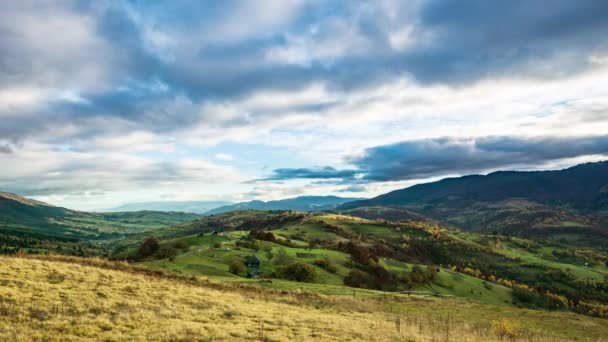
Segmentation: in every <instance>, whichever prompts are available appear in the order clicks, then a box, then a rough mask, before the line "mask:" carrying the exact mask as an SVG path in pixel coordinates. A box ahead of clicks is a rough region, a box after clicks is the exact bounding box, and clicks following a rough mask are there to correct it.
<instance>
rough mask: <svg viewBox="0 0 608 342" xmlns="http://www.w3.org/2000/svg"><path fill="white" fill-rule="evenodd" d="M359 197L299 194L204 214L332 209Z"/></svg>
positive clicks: (236, 205) (221, 208) (240, 204)
mask: <svg viewBox="0 0 608 342" xmlns="http://www.w3.org/2000/svg"><path fill="white" fill-rule="evenodd" d="M359 200H362V199H361V198H345V197H338V196H300V197H295V198H287V199H283V200H277V201H268V202H264V201H250V202H242V203H237V204H233V205H226V206H223V207H219V208H215V209H213V210H210V211H208V212H207V213H206V214H220V213H225V212H229V211H235V210H251V209H253V210H297V211H303V212H311V211H323V210H334V209H336V208H337V207H338V206H340V205H342V204H344V203H347V202H351V201H359Z"/></svg>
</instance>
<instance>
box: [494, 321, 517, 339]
mask: <svg viewBox="0 0 608 342" xmlns="http://www.w3.org/2000/svg"><path fill="white" fill-rule="evenodd" d="M519 330H520V329H519V327H518V326H516V325H515V324H514V323H513V322H510V321H508V320H506V319H503V320H500V321H492V333H494V335H497V336H499V337H500V338H515V337H517V336H519V335H520V331H519Z"/></svg>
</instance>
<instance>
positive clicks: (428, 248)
mask: <svg viewBox="0 0 608 342" xmlns="http://www.w3.org/2000/svg"><path fill="white" fill-rule="evenodd" d="M158 233H162V235H160V236H161V237H162V238H161V240H160V241H159V246H158V247H157V248H156V249H155V250H154V251H152V252H151V253H146V254H142V253H143V252H142V248H141V247H140V246H139V245H131V246H130V247H129V246H128V245H125V246H123V247H122V248H121V249H120V250H117V251H116V253H115V255H114V256H113V258H115V259H118V260H125V259H127V260H133V261H137V262H139V263H141V264H142V265H145V266H147V267H151V268H153V269H163V270H169V271H172V272H178V273H183V274H193V275H204V276H209V277H217V279H220V280H221V281H228V282H232V283H233V282H237V283H249V282H250V279H248V278H246V277H245V274H243V273H242V272H241V271H239V272H237V274H236V275H235V274H233V273H231V272H230V267H231V265H232V263H234V262H242V261H244V260H245V259H246V257H248V256H250V255H254V254H255V255H257V257H258V258H259V259H260V260H261V263H262V266H261V274H262V275H263V277H267V278H272V282H270V283H268V284H266V285H265V286H269V287H273V288H278V289H285V288H292V287H293V286H294V284H293V283H292V282H288V281H282V280H281V279H282V278H284V277H285V276H284V275H283V274H282V272H283V270H284V267H285V266H286V265H289V264H291V263H294V262H297V263H304V264H307V265H308V266H306V267H308V268H310V269H311V270H312V273H314V274H315V275H314V276H313V279H310V280H308V281H307V282H308V283H310V284H309V285H298V286H299V287H302V286H305V287H307V288H310V289H311V290H314V291H316V292H322V293H330V294H335V293H342V294H347V293H349V291H350V290H349V288H352V287H359V288H368V289H377V290H384V291H392V292H395V291H422V292H423V293H426V294H428V295H447V296H452V297H459V298H465V299H469V300H474V301H478V302H482V303H486V304H492V305H497V306H507V307H513V306H526V307H533V308H543V309H552V310H554V309H560V310H565V309H569V310H572V311H575V312H581V313H588V312H594V315H595V314H597V315H601V316H603V317H604V315H606V316H605V317H608V306H607V305H606V304H608V283H606V279H608V268H607V265H608V253H606V252H605V251H601V250H597V249H592V248H585V247H580V248H578V249H577V250H576V251H573V250H572V248H571V247H570V246H569V245H567V244H561V243H559V242H545V243H539V242H536V241H532V240H527V239H523V238H516V237H508V236H504V235H488V234H480V233H473V232H461V231H457V230H451V229H446V228H444V227H441V226H438V225H436V224H434V223H431V222H426V221H402V222H399V223H391V222H387V221H385V220H367V219H361V218H356V217H352V216H345V215H335V214H327V213H325V214H321V213H316V214H315V213H313V214H305V213H297V212H293V211H275V212H268V211H241V212H231V213H225V214H220V215H214V216H207V217H203V218H201V219H198V220H196V221H193V222H191V223H185V224H181V225H178V226H175V227H172V228H171V229H168V230H160V231H158ZM140 243H141V242H140ZM287 279H289V277H288V278H287ZM312 284H316V285H312ZM345 285H346V286H345ZM328 286H330V287H328Z"/></svg>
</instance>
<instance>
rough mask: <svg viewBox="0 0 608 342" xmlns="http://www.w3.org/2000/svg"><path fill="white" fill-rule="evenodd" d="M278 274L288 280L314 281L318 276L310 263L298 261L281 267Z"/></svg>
mask: <svg viewBox="0 0 608 342" xmlns="http://www.w3.org/2000/svg"><path fill="white" fill-rule="evenodd" d="M277 276H278V277H279V278H283V279H287V280H295V281H299V282H312V281H314V280H315V278H316V277H317V273H316V272H315V269H314V268H313V267H312V266H310V265H309V264H307V263H303V262H300V261H296V262H292V263H291V264H289V265H286V266H282V267H279V269H278V270H277Z"/></svg>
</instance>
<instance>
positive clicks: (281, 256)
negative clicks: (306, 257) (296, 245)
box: [273, 248, 293, 266]
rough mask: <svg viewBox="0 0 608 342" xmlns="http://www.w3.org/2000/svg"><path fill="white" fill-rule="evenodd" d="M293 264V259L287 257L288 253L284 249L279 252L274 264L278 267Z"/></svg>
mask: <svg viewBox="0 0 608 342" xmlns="http://www.w3.org/2000/svg"><path fill="white" fill-rule="evenodd" d="M291 262H293V258H292V257H290V256H289V255H287V252H286V251H285V249H284V248H281V249H279V252H278V253H277V255H275V257H274V259H273V263H274V264H275V265H277V266H281V265H287V264H289V263H291Z"/></svg>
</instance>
